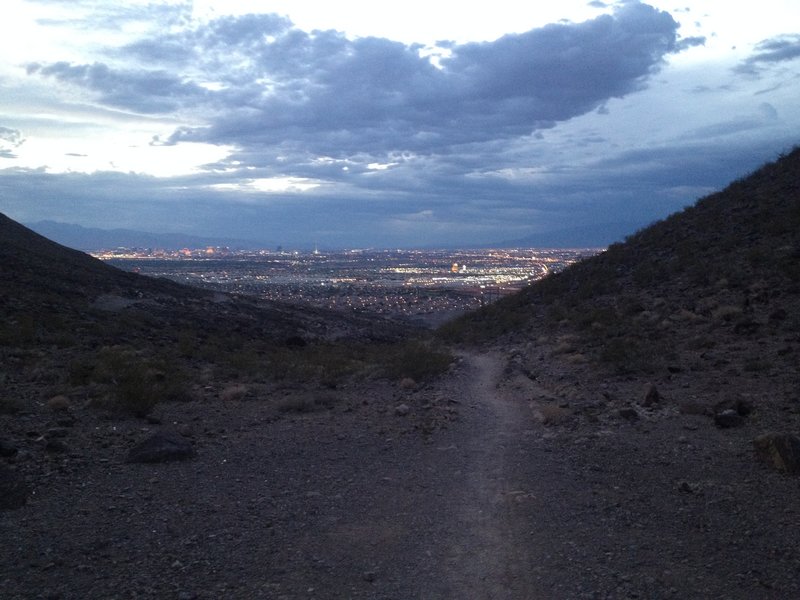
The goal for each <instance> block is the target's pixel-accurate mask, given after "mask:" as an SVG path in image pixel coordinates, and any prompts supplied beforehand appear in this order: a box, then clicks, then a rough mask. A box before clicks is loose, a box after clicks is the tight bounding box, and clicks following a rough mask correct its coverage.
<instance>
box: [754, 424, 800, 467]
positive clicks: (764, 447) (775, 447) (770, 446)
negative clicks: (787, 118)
mask: <svg viewBox="0 0 800 600" xmlns="http://www.w3.org/2000/svg"><path fill="white" fill-rule="evenodd" d="M753 446H754V447H755V450H756V455H757V456H758V457H759V458H760V459H761V460H763V461H764V462H766V463H767V464H769V465H771V466H773V467H774V468H775V469H777V470H778V471H781V472H782V473H789V474H793V475H797V474H800V437H797V436H796V435H792V434H789V433H766V434H764V435H760V436H758V437H757V438H756V439H754V440H753Z"/></svg>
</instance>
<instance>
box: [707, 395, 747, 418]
mask: <svg viewBox="0 0 800 600" xmlns="http://www.w3.org/2000/svg"><path fill="white" fill-rule="evenodd" d="M714 410H715V411H716V412H718V413H721V412H723V411H726V410H734V411H736V414H738V415H739V416H740V417H746V416H747V415H749V414H750V413H751V412H753V404H752V403H751V402H750V401H749V400H745V399H744V398H731V399H728V400H723V401H722V402H718V403H717V404H716V405H715V406H714Z"/></svg>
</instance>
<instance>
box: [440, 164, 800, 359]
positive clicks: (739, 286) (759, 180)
mask: <svg viewBox="0 0 800 600" xmlns="http://www.w3.org/2000/svg"><path fill="white" fill-rule="evenodd" d="M798 298H800V149H795V150H793V151H792V152H790V153H788V154H786V155H785V156H782V157H781V158H780V159H779V160H777V161H776V162H774V163H771V164H767V165H765V166H763V167H762V168H760V169H759V170H757V171H756V172H754V173H753V174H751V175H750V176H748V177H746V178H743V179H741V180H739V181H736V182H734V183H732V184H730V185H729V186H728V187H727V188H726V189H725V190H723V191H721V192H718V193H715V194H712V195H710V196H707V197H705V198H703V199H701V200H699V201H698V202H697V203H696V204H695V205H693V206H691V207H689V208H687V209H685V210H683V211H682V212H679V213H676V214H674V215H672V216H670V217H669V218H667V219H664V220H663V221H660V222H658V223H655V224H654V225H652V226H650V227H648V228H646V229H643V230H641V231H639V232H638V233H636V234H634V235H631V236H630V237H628V238H627V239H626V241H625V242H623V243H617V244H613V245H612V246H611V247H609V248H608V250H607V251H606V252H604V253H602V254H600V255H597V256H595V257H592V258H590V259H587V260H585V261H582V262H580V263H578V264H575V265H573V266H572V267H571V268H569V269H566V270H565V271H563V272H561V273H558V274H555V275H552V276H550V277H547V278H545V279H544V280H542V281H540V282H537V283H535V284H533V285H531V286H529V287H528V288H526V289H525V290H523V291H522V292H520V293H518V294H516V295H514V296H511V297H508V298H506V299H504V300H502V301H500V302H498V303H496V304H494V305H491V306H489V307H486V308H484V309H483V310H480V311H478V312H476V313H473V314H469V315H466V316H464V317H463V318H461V319H459V320H456V321H454V322H452V323H450V324H449V325H447V326H445V327H444V328H443V329H442V331H441V333H442V335H444V336H445V337H449V338H450V339H455V340H461V341H479V342H489V341H498V340H506V341H507V342H508V341H512V340H517V341H519V340H523V339H529V340H530V339H537V338H538V337H539V336H545V337H546V339H549V340H550V341H552V342H553V343H555V344H556V345H558V344H559V343H560V344H561V346H562V347H564V348H567V347H570V346H571V347H572V348H571V351H572V352H573V353H578V352H579V353H580V354H581V355H582V357H583V358H587V359H589V360H590V361H592V362H599V363H602V364H605V365H607V366H609V367H611V368H612V369H615V370H618V371H626V372H639V371H644V372H651V373H657V372H663V371H664V370H665V369H672V370H683V369H703V368H707V367H708V366H710V365H717V366H719V365H721V364H722V363H724V362H726V361H727V362H728V363H733V362H735V363H736V364H737V365H738V368H739V369H744V370H748V371H750V372H762V373H766V372H769V371H770V370H772V369H778V368H780V367H781V366H782V365H784V364H787V361H788V362H791V361H796V360H797V358H796V348H795V346H796V343H797V342H798V334H799V333H800V303H799V302H798ZM557 340H561V342H558V341H557ZM795 365H796V362H795Z"/></svg>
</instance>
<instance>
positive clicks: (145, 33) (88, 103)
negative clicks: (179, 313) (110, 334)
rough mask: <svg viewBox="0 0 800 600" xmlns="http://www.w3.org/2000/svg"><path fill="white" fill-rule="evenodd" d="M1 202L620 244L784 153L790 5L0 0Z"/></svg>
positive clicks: (792, 132) (795, 15)
mask: <svg viewBox="0 0 800 600" xmlns="http://www.w3.org/2000/svg"><path fill="white" fill-rule="evenodd" d="M2 9H3V14H2V19H0V211H1V212H4V213H6V214H7V215H8V216H10V217H12V218H14V219H17V220H19V221H22V222H26V223H31V222H35V221H39V220H45V219H48V220H55V221H62V222H67V223H75V224H80V225H83V226H86V227H100V228H105V229H111V228H120V227H121V228H128V229H138V230H143V231H152V232H183V233H193V234H200V235H209V236H228V237H236V238H244V239H253V240H257V241H259V242H262V243H263V244H265V245H267V246H271V245H277V244H282V245H284V246H285V247H301V246H309V245H313V244H315V243H316V244H318V245H319V246H320V247H321V248H322V247H365V246H372V247H409V246H432V245H454V246H470V245H478V244H487V243H493V242H500V241H505V240H515V239H520V238H525V237H526V236H532V235H543V236H545V237H544V238H542V239H548V240H556V241H561V242H562V243H564V244H567V245H584V244H581V241H582V240H586V241H587V242H591V243H587V244H586V245H594V244H595V243H596V242H597V240H598V239H605V241H607V242H608V241H613V240H614V239H618V238H619V237H620V236H621V235H623V234H624V233H632V232H633V231H634V230H635V229H637V228H638V227H640V226H643V225H645V224H647V223H650V222H652V221H654V220H657V219H659V218H662V217H664V216H666V215H668V214H670V213H672V212H674V211H676V210H679V209H681V208H682V207H684V206H686V205H688V204H691V203H692V202H694V201H695V200H696V199H697V198H699V197H701V196H703V195H705V194H708V193H709V192H712V191H715V190H717V189H720V188H722V187H724V186H725V185H726V184H727V183H729V182H730V181H731V180H733V179H736V178H738V177H740V176H743V175H746V174H747V173H748V172H749V171H751V170H753V169H754V168H756V167H757V166H759V165H760V164H763V163H764V162H766V161H769V160H773V159H775V158H777V157H778V155H779V154H780V153H782V152H785V151H787V150H789V149H791V148H792V147H793V146H795V145H797V144H798V143H800V101H799V100H798V99H800V2H798V1H797V0H760V1H759V2H757V3H756V2H730V1H729V0H698V1H694V0H683V1H682V2H680V3H679V4H678V3H673V2H671V1H668V2H661V1H653V2H648V3H645V2H636V1H629V2H619V3H605V2H600V1H595V2H588V3H587V2H585V1H583V0H578V1H572V0H560V1H559V2H533V1H529V2H520V1H519V0H492V1H491V2H489V1H486V2H482V1H481V2H466V3H464V2H452V3H451V2H431V1H430V0H425V1H421V0H404V2H402V3H399V2H398V3H395V2H392V3H389V2H380V1H371V2H367V1H354V0H350V1H343V0H338V1H337V2H304V1H302V0H301V1H298V0H285V1H278V0H276V1H269V0H264V1H259V0H248V1H244V0H243V1H241V2H236V1H233V0H219V1H217V0H203V1H199V0H198V1H195V2H191V1H188V2H157V1H156V2H153V1H151V2H134V1H127V2H108V1H106V0H3V7H2Z"/></svg>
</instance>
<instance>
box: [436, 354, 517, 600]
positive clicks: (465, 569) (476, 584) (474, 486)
mask: <svg viewBox="0 0 800 600" xmlns="http://www.w3.org/2000/svg"><path fill="white" fill-rule="evenodd" d="M464 358H465V360H466V361H467V362H468V363H469V365H470V372H471V376H470V378H469V380H468V384H467V385H466V389H465V390H464V391H465V395H466V397H465V401H466V402H468V403H469V407H468V409H469V410H467V411H465V412H464V419H465V420H466V421H467V422H466V423H465V428H464V432H463V433H464V437H463V442H462V443H463V446H462V448H461V450H460V453H461V457H462V461H463V464H462V465H461V468H462V469H464V470H465V472H466V473H467V477H466V479H465V485H464V487H463V489H461V490H458V494H459V506H458V513H457V514H458V516H457V519H456V522H454V523H453V529H452V536H453V540H452V543H453V547H452V549H451V554H450V556H449V557H448V564H447V565H445V568H446V572H447V575H448V578H449V581H450V582H451V585H452V592H453V595H454V597H462V598H467V597H476V598H517V597H524V592H525V591H526V590H528V589H529V588H530V582H528V581H527V580H526V573H527V571H528V569H529V562H528V560H527V558H526V548H524V547H521V546H520V545H519V543H518V542H519V537H520V536H519V533H520V531H521V530H524V528H525V525H524V524H523V523H519V522H517V521H516V520H515V514H514V513H513V512H512V511H511V510H509V508H510V505H511V504H512V503H514V502H517V501H519V500H520V499H521V498H523V497H524V496H525V495H526V494H527V493H529V492H528V490H527V489H525V486H523V485H522V484H521V483H520V482H518V481H516V480H515V479H514V478H513V473H512V469H511V466H512V465H511V461H512V459H513V458H514V456H515V455H516V454H518V452H519V440H520V437H521V436H522V435H523V432H524V426H525V423H526V420H529V419H530V415H529V414H528V411H527V407H526V406H524V405H522V404H520V403H514V402H512V401H509V400H508V399H506V398H503V397H502V396H501V395H500V393H499V391H498V388H497V382H498V379H499V376H500V374H501V371H502V368H503V362H502V361H501V358H500V357H499V356H497V355H492V354H482V355H466V356H464Z"/></svg>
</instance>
